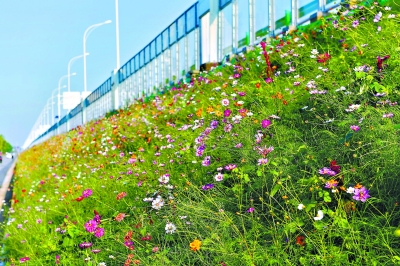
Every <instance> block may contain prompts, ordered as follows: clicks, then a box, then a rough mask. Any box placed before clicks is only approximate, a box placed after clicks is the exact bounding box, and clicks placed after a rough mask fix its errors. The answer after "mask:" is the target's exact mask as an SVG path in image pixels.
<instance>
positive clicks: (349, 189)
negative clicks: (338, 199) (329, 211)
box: [346, 187, 356, 194]
mask: <svg viewBox="0 0 400 266" xmlns="http://www.w3.org/2000/svg"><path fill="white" fill-rule="evenodd" d="M355 190H356V189H355V188H354V187H348V188H347V189H346V192H347V193H349V194H354V191H355Z"/></svg>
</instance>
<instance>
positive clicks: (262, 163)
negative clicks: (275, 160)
mask: <svg viewBox="0 0 400 266" xmlns="http://www.w3.org/2000/svg"><path fill="white" fill-rule="evenodd" d="M267 163H268V159H267V158H261V159H258V164H257V165H264V164H267Z"/></svg>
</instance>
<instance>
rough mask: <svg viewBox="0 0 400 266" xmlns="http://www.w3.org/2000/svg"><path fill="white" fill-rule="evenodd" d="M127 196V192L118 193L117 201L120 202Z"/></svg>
mask: <svg viewBox="0 0 400 266" xmlns="http://www.w3.org/2000/svg"><path fill="white" fill-rule="evenodd" d="M125 196H126V192H121V193H118V195H117V200H120V199H122V198H125Z"/></svg>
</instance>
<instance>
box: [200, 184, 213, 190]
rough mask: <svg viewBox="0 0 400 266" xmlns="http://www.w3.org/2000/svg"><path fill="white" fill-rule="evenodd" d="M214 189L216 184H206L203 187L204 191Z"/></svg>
mask: <svg viewBox="0 0 400 266" xmlns="http://www.w3.org/2000/svg"><path fill="white" fill-rule="evenodd" d="M212 188H214V184H205V185H204V186H202V187H201V189H202V190H210V189H212Z"/></svg>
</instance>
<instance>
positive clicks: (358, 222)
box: [3, 1, 400, 265]
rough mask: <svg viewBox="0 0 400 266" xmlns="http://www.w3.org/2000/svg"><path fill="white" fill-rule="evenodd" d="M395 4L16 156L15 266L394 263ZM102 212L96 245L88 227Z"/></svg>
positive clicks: (398, 123)
mask: <svg viewBox="0 0 400 266" xmlns="http://www.w3.org/2000/svg"><path fill="white" fill-rule="evenodd" d="M387 4H389V5H390V6H391V7H392V9H391V10H385V8H384V6H382V5H375V4H372V6H374V8H371V6H367V7H364V8H363V9H360V8H359V7H358V8H357V9H352V10H350V11H349V12H347V11H346V9H344V8H343V9H342V10H341V12H340V13H339V14H338V15H334V16H332V17H326V18H323V19H321V20H319V21H317V23H315V24H313V25H312V26H308V27H305V28H303V29H302V30H301V31H297V32H292V33H291V34H289V35H287V36H284V39H282V40H274V41H273V43H272V44H271V46H270V45H267V46H266V48H265V49H266V51H268V52H269V55H268V56H264V54H263V48H262V47H261V46H257V47H255V49H254V50H252V51H250V52H249V53H247V54H246V55H238V56H237V57H235V58H234V59H233V60H232V62H231V63H229V64H225V65H223V66H218V67H216V68H214V69H213V70H212V71H210V72H208V73H206V72H203V73H201V75H200V76H199V77H197V78H196V79H192V80H190V81H186V82H181V83H179V84H176V86H174V87H170V88H166V89H165V91H164V93H163V94H159V95H152V96H151V97H148V98H145V99H142V100H141V101H138V102H137V103H135V104H133V105H131V106H130V107H129V108H126V109H124V110H119V111H118V112H113V113H110V114H108V115H107V117H106V118H104V119H101V120H98V121H95V122H91V123H89V124H87V125H86V126H84V127H79V128H77V129H75V130H73V131H71V132H68V133H67V134H64V135H61V136H56V137H54V138H52V139H50V140H48V141H47V142H45V143H42V144H40V145H38V146H35V147H33V148H31V149H29V150H27V151H25V152H24V153H22V154H21V155H20V157H19V160H18V165H17V171H16V177H15V183H14V189H13V190H14V197H13V200H14V205H13V208H12V209H9V210H7V214H8V215H9V218H10V219H9V221H8V223H7V224H4V230H3V231H4V233H5V234H6V235H5V237H4V240H3V243H4V257H5V258H8V265H11V264H19V263H20V262H19V261H20V259H21V258H22V259H23V258H27V257H28V258H29V260H28V261H26V262H25V263H26V264H29V265H54V264H55V263H56V262H57V261H58V262H59V264H60V265H102V264H101V263H106V265H136V264H140V265H396V264H399V263H400V249H399V244H400V238H399V237H398V236H396V235H395V233H394V232H395V230H396V229H397V228H398V227H399V222H400V214H399V207H398V199H399V197H398V187H400V181H399V179H398V173H400V166H399V159H398V158H400V149H399V142H400V136H399V133H400V130H399V129H400V120H399V119H400V109H399V107H398V105H397V102H398V101H399V98H400V97H399V84H400V72H399V69H400V68H399V67H400V48H399V37H400V36H399V35H400V25H399V21H400V17H399V12H398V10H399V6H398V5H396V3H395V2H394V1H392V2H390V1H389V2H387ZM378 12H382V17H381V19H380V21H379V22H373V19H374V17H375V15H376V14H377V13H378ZM346 13H347V14H346ZM390 14H393V15H394V17H393V18H389V17H388V16H389V15H390ZM363 18H365V19H363ZM355 20H358V21H359V24H358V26H356V24H357V23H354V21H355ZM333 21H337V22H338V24H337V25H338V26H337V28H335V27H334V25H335V24H334V23H333ZM353 23H354V26H353ZM378 26H380V27H381V30H380V31H378V30H377V29H378ZM313 49H316V50H317V51H315V52H314V53H315V58H313V57H311V56H313ZM386 55H390V58H388V59H386V60H385V61H384V62H383V64H382V66H380V65H379V64H377V62H378V61H377V56H380V57H381V58H383V57H384V56H386ZM318 61H320V62H318ZM268 63H269V64H270V66H269V67H268ZM291 67H292V68H291ZM268 78H270V79H272V81H269V80H268ZM266 80H267V81H266ZM297 82H298V83H297ZM228 101H229V103H228ZM225 105H226V106H225ZM229 111H230V112H229ZM228 113H230V114H229V116H226V117H225V115H228ZM267 120H268V121H269V122H268V121H267ZM354 126H358V127H359V130H357V129H356V128H355V127H354ZM351 127H352V128H353V129H352V128H351ZM202 145H204V147H201V146H202ZM269 147H273V148H270V149H268V148H269ZM199 153H200V154H199ZM197 155H200V156H197ZM207 156H209V157H207ZM207 158H209V162H207V160H206V159H207ZM260 159H263V160H264V161H263V160H261V161H260ZM266 159H267V160H268V162H266ZM334 161H336V163H335V162H334ZM260 162H261V165H259V164H260ZM203 164H204V165H203ZM207 164H209V165H208V166H207ZM230 164H232V165H235V166H236V167H231V168H230V169H225V167H226V166H228V165H230ZM338 166H340V170H339V167H338ZM324 167H325V168H326V169H325V170H326V171H327V172H330V173H332V175H333V176H329V175H327V174H321V169H323V168H324ZM232 168H234V169H232ZM218 173H219V175H218ZM168 175H169V176H168ZM221 177H222V180H221ZM218 178H220V179H218ZM216 179H218V181H217V180H216ZM329 184H331V185H332V184H333V187H331V188H326V186H328V185H329ZM352 188H356V189H357V190H356V191H357V192H361V193H364V195H366V194H369V195H370V197H369V198H368V197H365V198H364V199H365V201H361V200H360V199H361V198H362V197H361V198H359V197H357V196H356V195H355V194H353V193H349V192H351V190H352ZM88 189H90V190H91V191H92V194H91V195H89V194H90V193H87V190H88ZM363 189H366V190H368V193H367V191H365V190H363ZM84 191H85V192H84ZM124 192H125V193H126V195H125V193H124ZM83 195H84V196H86V197H83ZM321 212H322V214H321ZM96 213H98V214H99V215H100V216H101V218H100V219H101V223H100V224H98V225H97V226H94V227H93V229H94V228H95V227H96V228H103V229H104V234H103V235H102V236H100V235H101V234H100V235H97V236H99V237H96V236H95V234H94V233H93V232H89V231H90V230H89V231H88V230H87V229H86V227H85V224H86V223H87V222H88V221H90V220H92V219H94V217H95V214H96ZM123 214H124V215H125V216H124V215H123ZM322 215H323V217H322ZM117 220H120V221H117ZM171 224H172V225H171ZM166 227H167V228H166ZM97 230H101V229H97ZM196 239H197V240H200V241H201V245H199V242H195V241H194V240H196ZM84 242H86V243H92V246H91V247H89V248H80V247H79V244H82V243H84ZM191 243H192V246H190V244H191ZM196 243H197V244H196ZM191 247H192V249H191ZM98 250H100V251H99V252H98V253H94V252H93V251H95V252H96V251H98ZM57 256H58V257H57ZM89 258H90V259H89Z"/></svg>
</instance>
